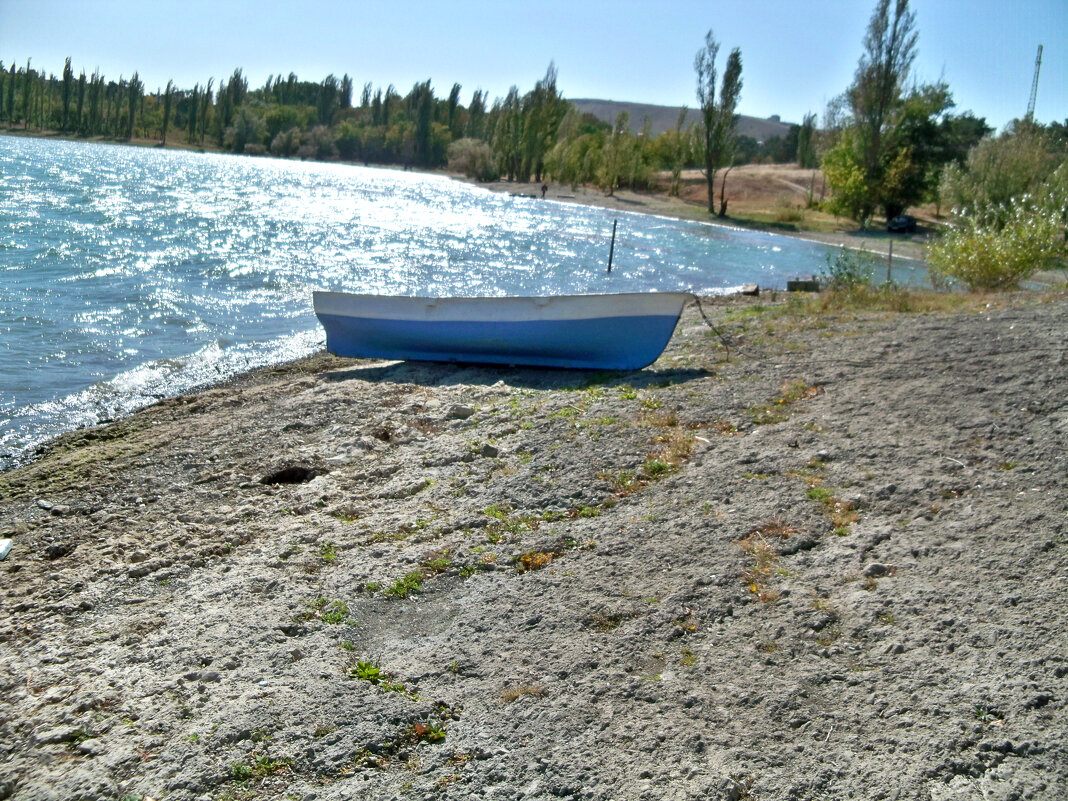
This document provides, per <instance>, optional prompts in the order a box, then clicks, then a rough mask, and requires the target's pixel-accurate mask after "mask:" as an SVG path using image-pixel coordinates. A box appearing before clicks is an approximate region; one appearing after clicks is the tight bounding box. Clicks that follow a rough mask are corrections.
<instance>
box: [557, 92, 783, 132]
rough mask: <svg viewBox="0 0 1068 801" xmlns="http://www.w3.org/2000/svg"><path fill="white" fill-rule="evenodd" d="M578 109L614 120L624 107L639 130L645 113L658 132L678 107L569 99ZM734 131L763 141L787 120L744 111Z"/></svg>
mask: <svg viewBox="0 0 1068 801" xmlns="http://www.w3.org/2000/svg"><path fill="white" fill-rule="evenodd" d="M571 102H572V103H574V104H575V106H577V107H578V109H579V111H582V112H588V113H590V114H592V115H593V116H595V117H597V119H599V120H604V121H605V122H608V123H612V122H615V121H616V117H617V116H618V115H619V112H621V111H625V112H627V113H628V114H629V115H630V127H631V128H633V129H634V130H635V131H640V130H641V128H642V126H643V125H644V124H645V118H646V117H648V118H649V120H650V121H651V122H652V131H653V136H658V135H660V134H662V133H663V132H664V131H666V130H668V129H669V128H674V127H675V122H676V120H678V118H679V109H678V108H677V107H675V106H654V105H651V104H649V103H620V102H616V101H615V100H588V99H582V100H572V101H571ZM700 119H701V116H700V112H699V111H697V109H692V108H691V109H689V110H688V111H687V113H686V124H687V126H689V125H692V124H694V123H697V122H699V121H700ZM737 130H738V134H739V135H741V136H751V137H752V138H753V139H756V140H757V141H758V142H766V141H767V140H769V139H771V138H773V137H776V136H786V134H787V133H788V132H789V130H790V123H787V122H781V121H780V120H779V118H778V117H777V116H775V117H770V118H769V119H766V120H765V119H760V118H759V117H747V116H745V115H744V114H743V115H741V116H740V117H739V118H738V129H737Z"/></svg>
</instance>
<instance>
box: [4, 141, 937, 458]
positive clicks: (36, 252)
mask: <svg viewBox="0 0 1068 801" xmlns="http://www.w3.org/2000/svg"><path fill="white" fill-rule="evenodd" d="M617 218H618V220H619V232H618V237H617V242H616V249H615V261H614V266H613V271H612V274H611V276H608V275H606V274H605V264H606V261H607V254H608V247H609V239H610V236H611V230H612V220H613V219H617ZM833 252H834V249H833V248H829V247H827V246H824V245H820V244H816V243H809V242H803V241H799V240H794V239H790V238H787V237H780V236H775V235H772V234H762V233H755V232H750V231H742V230H736V229H731V228H727V227H723V226H714V225H703V224H700V223H690V222H680V221H677V220H672V219H666V218H660V217H654V216H650V215H641V214H629V213H625V212H617V211H609V210H604V209H596V208H589V207H583V206H578V205H574V204H566V203H557V202H552V201H542V200H540V199H539V200H535V199H531V198H517V197H511V196H509V195H506V194H500V193H493V192H489V191H487V190H484V189H481V188H479V187H476V186H471V185H468V184H464V183H461V182H457V181H452V180H450V179H448V178H444V177H440V176H432V175H424V174H420V173H410V172H403V171H399V170H388V169H369V168H364V167H358V166H352V165H338V164H319V163H311V162H296V161H283V160H273V159H257V158H246V157H238V156H229V155H221V154H202V153H189V152H178V151H173V150H158V149H146V148H134V147H121V146H110V145H100V144H88V143H77V142H54V141H46V140H39V139H25V138H17V137H6V136H0V467H3V466H5V465H10V464H11V463H12V461H13V460H14V459H15V458H17V457H18V456H19V455H20V454H23V453H24V452H25V451H26V450H27V449H28V448H31V447H32V446H34V445H35V444H37V443H39V442H41V441H42V440H44V439H47V438H49V437H51V436H54V435H56V434H58V433H61V432H62V431H66V430H70V429H72V428H76V427H78V426H82V425H89V424H94V423H96V422H99V421H100V420H103V419H113V418H115V417H118V416H121V415H123V414H126V413H128V412H130V411H132V410H133V409H135V408H137V407H139V406H142V405H144V404H146V403H149V402H152V401H153V400H155V399H157V398H160V397H165V396H168V395H174V394H178V393H181V392H183V391H186V390H188V389H190V388H192V387H195V386H200V385H203V384H205V383H209V382H212V381H217V380H220V379H224V378H226V377H229V376H231V375H233V374H235V373H237V372H239V371H242V370H246V369H249V368H252V367H256V366H261V365H264V364H270V363H277V362H280V361H284V360H286V359H290V358H295V357H297V356H300V355H304V354H307V353H309V352H312V351H314V350H316V349H318V348H320V347H322V344H323V342H324V337H323V334H322V332H321V330H320V328H319V326H318V324H317V321H316V320H315V317H314V314H313V313H312V307H311V292H312V290H313V289H316V288H323V289H334V290H347V291H362V292H377V293H383V294H419V295H432V296H448V295H527V294H560V293H581V292H624V291H666V290H680V289H681V290H686V291H694V292H701V293H717V292H728V291H731V290H732V289H734V288H736V287H738V286H739V285H741V284H743V283H747V282H757V283H759V284H760V285H761V286H765V287H783V286H785V281H786V279H787V278H788V277H790V276H792V275H796V274H798V273H817V272H819V271H820V270H821V269H822V268H823V267H824V266H825V264H826V260H827V258H828V255H831V254H833ZM896 264H897V263H896V262H895V265H896ZM913 266H914V267H918V265H913ZM901 268H902V273H901V274H900V275H899V274H898V273H897V271H896V269H895V278H898V279H902V278H905V279H906V280H907V278H908V276H907V275H906V273H909V274H910V275H911V273H912V267H910V266H909V265H908V263H907V262H905V261H902V262H901Z"/></svg>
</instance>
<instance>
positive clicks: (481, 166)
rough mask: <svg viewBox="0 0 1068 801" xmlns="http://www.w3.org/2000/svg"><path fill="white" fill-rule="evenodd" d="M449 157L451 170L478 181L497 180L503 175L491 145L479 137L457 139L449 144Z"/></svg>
mask: <svg viewBox="0 0 1068 801" xmlns="http://www.w3.org/2000/svg"><path fill="white" fill-rule="evenodd" d="M448 158H449V169H450V170H453V171H455V172H458V173H461V174H463V175H466V176H467V177H468V178H474V179H475V180H476V181H483V182H485V181H496V180H497V179H498V178H500V177H501V176H500V172H499V171H498V170H497V163H496V161H494V158H493V151H492V150H491V149H490V146H489V145H487V144H486V143H485V142H482V141H479V140H478V139H457V140H456V141H455V142H453V143H452V144H451V145H449V155H448Z"/></svg>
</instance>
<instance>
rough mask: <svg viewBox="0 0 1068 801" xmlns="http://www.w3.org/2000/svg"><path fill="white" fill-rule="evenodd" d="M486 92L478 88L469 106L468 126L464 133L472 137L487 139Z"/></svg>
mask: <svg viewBox="0 0 1068 801" xmlns="http://www.w3.org/2000/svg"><path fill="white" fill-rule="evenodd" d="M485 128H486V93H485V92H483V91H482V90H481V89H476V90H475V93H474V94H473V95H471V103H470V105H468V107H467V127H466V129H465V131H464V135H465V136H467V137H469V138H471V139H482V140H485V139H486V133H485Z"/></svg>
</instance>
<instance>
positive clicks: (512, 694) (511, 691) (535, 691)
mask: <svg viewBox="0 0 1068 801" xmlns="http://www.w3.org/2000/svg"><path fill="white" fill-rule="evenodd" d="M547 694H548V693H546V692H545V688H544V687H542V686H540V685H538V684H513V685H511V686H509V687H505V688H504V689H503V690H501V700H502V701H503V702H504V703H506V704H510V703H512V702H513V701H518V700H519V699H520V698H521V697H523V696H524V695H529V696H531V697H533V698H544V697H545V696H546V695H547Z"/></svg>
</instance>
